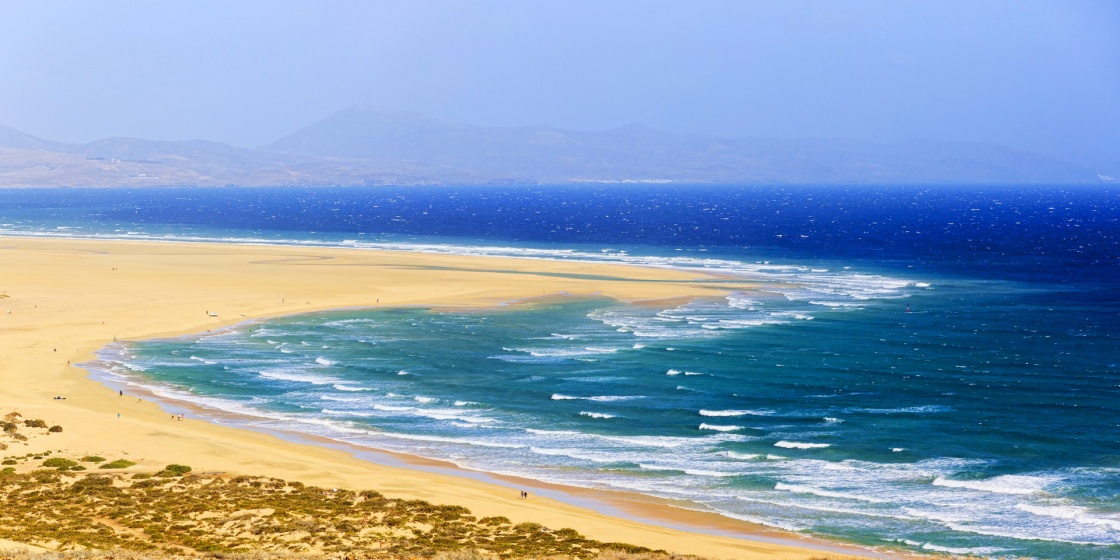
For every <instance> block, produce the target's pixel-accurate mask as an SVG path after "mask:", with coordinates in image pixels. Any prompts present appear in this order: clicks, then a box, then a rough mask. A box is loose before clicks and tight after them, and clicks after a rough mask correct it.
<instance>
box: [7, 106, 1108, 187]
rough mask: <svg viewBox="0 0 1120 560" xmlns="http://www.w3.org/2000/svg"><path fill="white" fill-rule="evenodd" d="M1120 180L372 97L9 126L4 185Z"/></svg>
mask: <svg viewBox="0 0 1120 560" xmlns="http://www.w3.org/2000/svg"><path fill="white" fill-rule="evenodd" d="M495 154H501V156H500V157H495ZM1111 181H1113V180H1112V179H1111V178H1110V177H1107V176H1106V175H1101V174H1099V173H1097V172H1096V171H1093V170H1089V169H1086V168H1084V167H1082V166H1079V165H1076V164H1072V163H1069V162H1064V161H1060V160H1057V159H1054V158H1051V157H1047V156H1043V155H1039V154H1035V153H1031V152H1028V151H1024V150H1018V149H1013V148H1008V147H1005V146H1000V145H995V144H984V143H975V142H952V141H944V140H917V141H910V142H901V143H874V142H867V141H858V140H846V139H814V138H807V139H779V138H762V137H746V138H721V137H716V136H703V135H694V134H677V133H668V132H663V131H658V130H653V129H650V128H646V127H642V126H636V125H635V126H626V127H622V128H618V129H614V130H609V131H605V132H581V131H572V130H563V129H559V128H555V127H550V126H521V127H506V128H501V127H483V126H473V125H467V124H459V123H450V122H444V121H439V120H436V119H432V118H429V117H425V116H423V115H419V114H415V113H409V112H405V111H396V110H391V109H385V108H379V107H373V106H369V105H355V106H353V107H349V108H347V109H343V110H341V111H338V112H337V113H335V114H333V115H330V116H329V117H327V118H325V119H323V120H321V121H319V122H316V123H312V124H310V125H308V126H306V127H304V128H302V129H300V130H297V131H295V132H293V133H291V134H289V135H287V136H285V137H283V138H281V139H279V140H277V141H276V142H273V143H271V144H269V145H266V146H261V147H258V148H255V149H249V148H242V147H237V146H231V145H229V144H222V143H219V142H211V141H206V140H186V141H154V140H145V139H138V138H106V139H103V140H97V141H94V142H90V143H88V144H66V143H62V142H55V141H52V140H46V139H42V138H38V137H35V136H33V135H31V134H27V133H25V132H21V131H18V130H15V129H12V128H9V127H4V126H0V185H2V186H4V187H63V186H71V187H150V186H195V187H202V186H208V187H223V186H231V185H239V186H273V187H279V186H377V185H393V186H401V185H512V184H519V185H563V184H582V183H598V184H632V183H638V184H718V185H731V184H865V185H898V184H938V183H955V184H1012V183H1018V184H1099V183H1108V182H1111Z"/></svg>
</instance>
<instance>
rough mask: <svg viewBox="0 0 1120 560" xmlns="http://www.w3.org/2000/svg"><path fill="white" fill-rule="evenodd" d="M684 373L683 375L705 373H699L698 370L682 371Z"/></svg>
mask: <svg viewBox="0 0 1120 560" xmlns="http://www.w3.org/2000/svg"><path fill="white" fill-rule="evenodd" d="M684 374H685V375H707V374H706V373H700V372H698V371H686V372H684Z"/></svg>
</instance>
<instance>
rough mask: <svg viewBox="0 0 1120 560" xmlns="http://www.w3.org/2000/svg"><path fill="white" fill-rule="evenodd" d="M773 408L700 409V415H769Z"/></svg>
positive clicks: (772, 412)
mask: <svg viewBox="0 0 1120 560" xmlns="http://www.w3.org/2000/svg"><path fill="white" fill-rule="evenodd" d="M771 414H774V411H773V410H701V411H700V416H770V415H771Z"/></svg>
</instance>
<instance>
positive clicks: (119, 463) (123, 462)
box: [97, 459, 136, 469]
mask: <svg viewBox="0 0 1120 560" xmlns="http://www.w3.org/2000/svg"><path fill="white" fill-rule="evenodd" d="M135 464H136V463H133V462H132V461H129V460H128V459H117V460H116V461H113V462H111V463H105V464H104V465H101V466H99V467H97V468H99V469H127V468H128V467H131V466H133V465H135Z"/></svg>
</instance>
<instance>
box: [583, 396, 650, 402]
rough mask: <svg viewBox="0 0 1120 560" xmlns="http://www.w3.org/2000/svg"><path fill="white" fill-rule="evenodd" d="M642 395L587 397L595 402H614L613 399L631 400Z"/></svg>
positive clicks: (640, 397) (641, 397)
mask: <svg viewBox="0 0 1120 560" xmlns="http://www.w3.org/2000/svg"><path fill="white" fill-rule="evenodd" d="M644 398H645V397H644V396H642V395H601V396H597V397H587V400H589V401H595V402H615V401H632V400H634V399H644Z"/></svg>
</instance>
